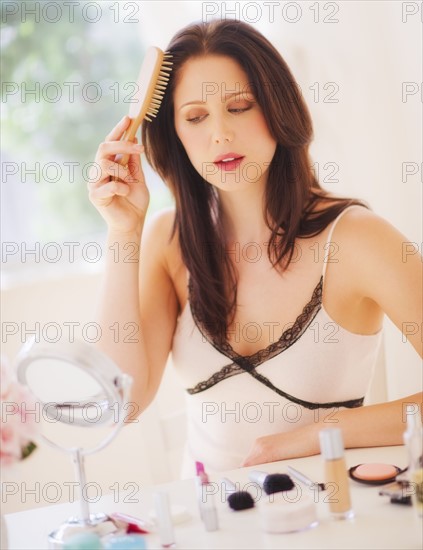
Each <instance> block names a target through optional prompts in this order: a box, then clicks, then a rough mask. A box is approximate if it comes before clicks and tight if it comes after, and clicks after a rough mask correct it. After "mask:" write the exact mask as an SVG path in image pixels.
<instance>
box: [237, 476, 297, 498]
mask: <svg viewBox="0 0 423 550" xmlns="http://www.w3.org/2000/svg"><path fill="white" fill-rule="evenodd" d="M248 477H249V478H250V479H251V481H254V482H255V483H258V484H259V485H260V487H262V488H263V489H264V492H265V493H266V494H267V495H272V494H273V493H279V492H280V491H290V490H291V489H293V488H294V487H295V484H294V482H293V481H292V479H291V478H290V477H289V475H287V474H267V473H266V472H260V471H259V470H251V472H250V473H249V475H248Z"/></svg>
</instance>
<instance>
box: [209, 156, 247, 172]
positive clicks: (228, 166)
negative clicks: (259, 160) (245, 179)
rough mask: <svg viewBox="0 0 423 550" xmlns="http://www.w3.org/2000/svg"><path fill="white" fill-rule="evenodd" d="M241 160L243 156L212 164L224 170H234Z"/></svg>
mask: <svg viewBox="0 0 423 550" xmlns="http://www.w3.org/2000/svg"><path fill="white" fill-rule="evenodd" d="M243 160H244V157H239V158H237V159H235V160H229V161H228V162H222V161H220V162H215V163H214V164H215V166H217V167H218V168H220V170H223V171H224V172H231V171H233V170H236V169H237V168H238V166H239V165H240V164H241V162H242V161H243Z"/></svg>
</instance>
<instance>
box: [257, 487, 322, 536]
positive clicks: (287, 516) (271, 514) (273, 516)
mask: <svg viewBox="0 0 423 550" xmlns="http://www.w3.org/2000/svg"><path fill="white" fill-rule="evenodd" d="M258 508H259V514H260V525H261V528H262V529H263V531H265V532H266V533H295V532H298V531H303V530H305V529H310V528H311V527H315V526H316V525H317V524H318V521H317V514H316V505H315V503H314V501H313V498H312V497H311V495H309V494H307V493H302V491H300V492H299V493H298V492H297V494H296V495H293V492H292V491H290V492H284V491H282V492H279V493H274V494H272V495H269V496H266V497H263V499H262V500H261V501H260V503H259V506H258Z"/></svg>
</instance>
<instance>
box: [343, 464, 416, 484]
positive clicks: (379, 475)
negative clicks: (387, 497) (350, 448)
mask: <svg viewBox="0 0 423 550" xmlns="http://www.w3.org/2000/svg"><path fill="white" fill-rule="evenodd" d="M406 469H407V468H405V469H403V470H401V468H398V466H393V465H392V464H381V463H378V462H369V463H367V464H358V465H357V466H353V467H352V468H350V469H349V470H348V474H349V476H350V478H351V479H353V480H354V481H358V482H359V483H365V484H367V485H384V484H385V483H392V482H393V481H395V479H396V477H397V475H399V474H402V473H403V472H405V470H406Z"/></svg>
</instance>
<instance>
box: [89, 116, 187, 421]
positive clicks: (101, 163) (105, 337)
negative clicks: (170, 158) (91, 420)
mask: <svg viewBox="0 0 423 550" xmlns="http://www.w3.org/2000/svg"><path fill="white" fill-rule="evenodd" d="M129 122H130V119H129V118H128V117H125V118H124V119H122V120H121V121H120V122H119V123H118V124H117V125H116V126H115V128H113V130H112V131H111V132H110V134H109V135H108V136H107V137H106V139H105V141H104V142H103V143H101V144H100V146H99V148H98V150H97V154H96V158H95V161H96V162H95V165H96V169H95V170H93V174H92V178H91V181H90V183H89V197H90V200H91V202H92V203H93V204H94V206H95V207H96V208H97V210H98V211H99V212H100V214H101V215H102V216H103V218H104V219H105V221H106V223H107V226H108V239H107V244H106V266H105V272H104V275H103V280H102V285H101V289H100V296H99V304H98V312H97V320H98V322H99V324H100V327H101V330H102V335H101V338H100V340H99V341H98V343H97V344H96V345H97V346H98V347H99V348H100V349H101V350H102V351H104V352H105V353H106V354H107V355H108V356H110V357H111V358H112V359H113V360H114V361H115V363H116V364H117V365H118V366H119V367H120V368H121V369H122V371H124V372H125V373H127V374H129V375H130V376H131V377H132V378H133V384H132V388H131V397H130V401H131V402H132V403H133V409H132V410H129V412H130V415H129V416H128V418H125V421H127V422H128V421H130V420H131V419H133V418H134V417H136V416H137V415H138V414H139V413H140V412H141V411H142V410H143V409H145V408H146V407H147V406H148V404H149V403H150V402H151V400H152V399H153V397H154V395H155V393H156V391H157V388H158V386H159V383H160V380H161V377H162V374H163V371H164V368H165V365H166V360H167V357H168V354H169V351H170V347H171V341H172V336H173V332H174V329H175V323H176V316H177V309H178V306H177V299H176V293H175V290H174V286H173V282H172V280H171V277H170V276H169V274H168V271H167V269H166V261H165V257H166V250H167V246H168V244H169V243H168V241H169V236H170V231H171V227H172V221H171V220H172V219H173V218H172V214H171V213H169V212H166V213H164V214H163V215H156V216H155V217H154V218H153V220H152V222H150V223H149V224H148V227H146V228H145V229H144V222H145V217H146V213H147V208H148V204H149V192H148V188H147V186H146V183H145V178H144V174H143V170H142V166H141V161H140V153H141V151H142V148H141V147H140V146H137V145H136V144H134V143H130V142H126V141H121V137H122V135H123V133H124V132H125V130H126V128H127V127H128V125H129ZM125 153H126V154H129V155H130V160H129V164H128V167H122V166H120V165H119V163H118V160H119V155H122V154H125ZM98 172H100V173H98ZM140 244H141V247H140ZM140 267H141V268H140Z"/></svg>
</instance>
